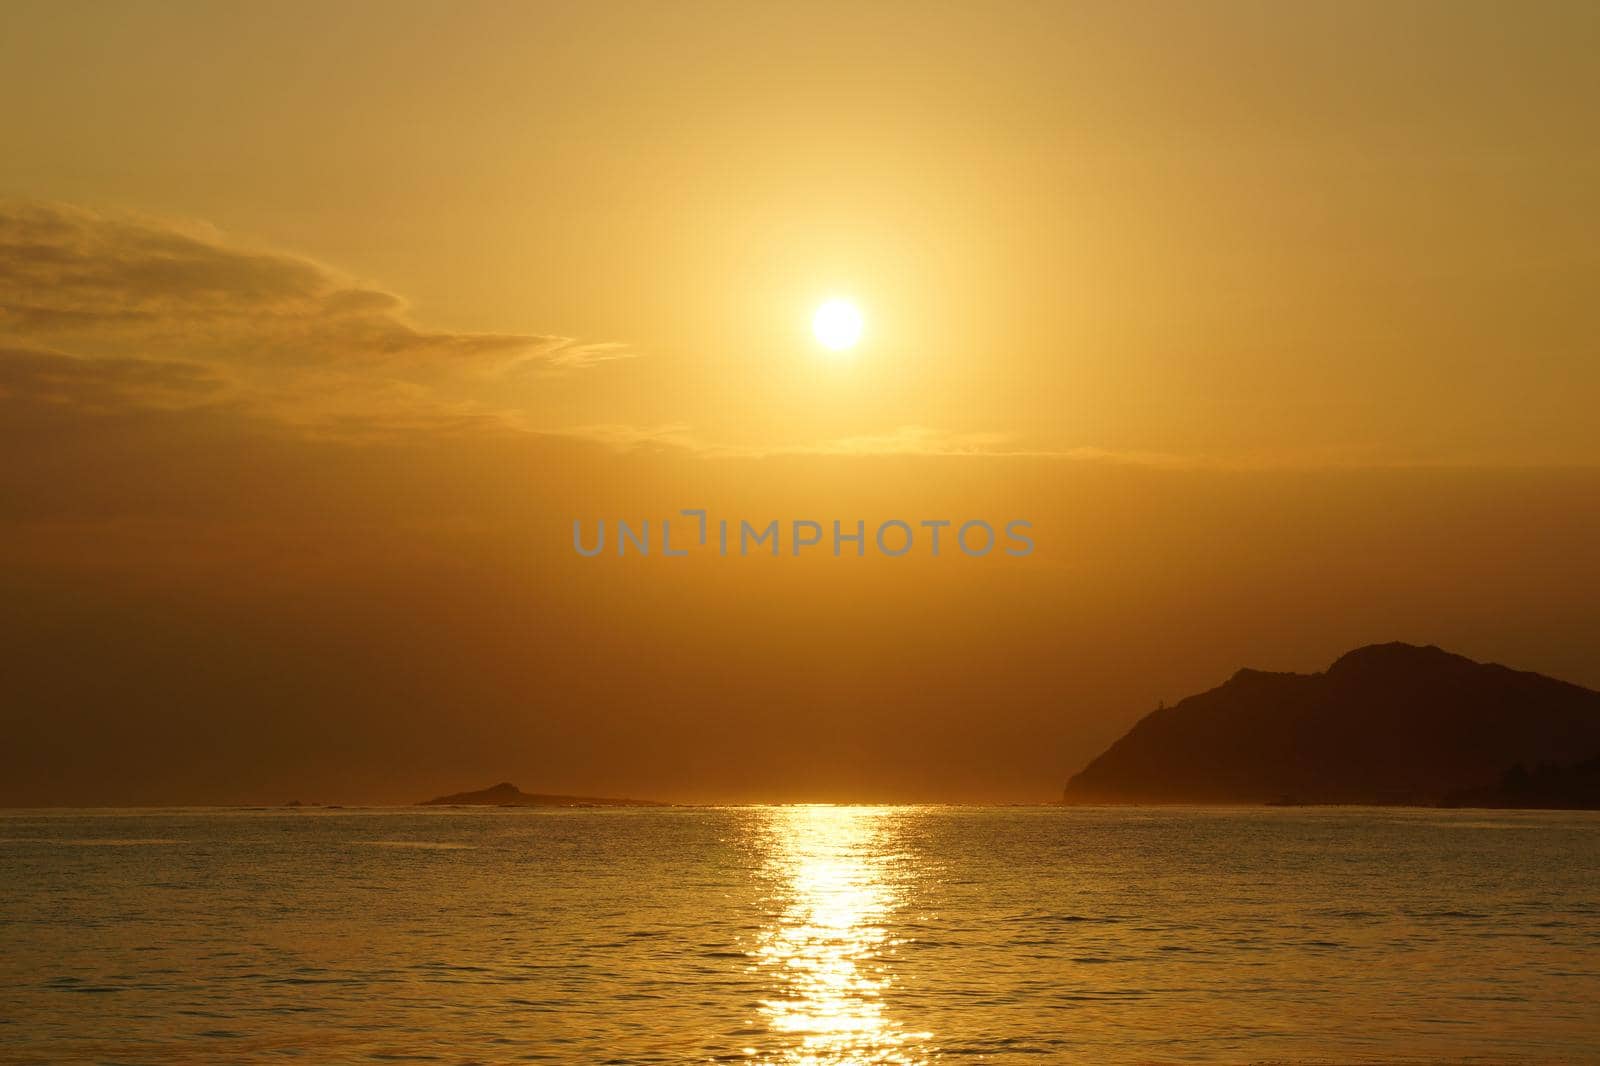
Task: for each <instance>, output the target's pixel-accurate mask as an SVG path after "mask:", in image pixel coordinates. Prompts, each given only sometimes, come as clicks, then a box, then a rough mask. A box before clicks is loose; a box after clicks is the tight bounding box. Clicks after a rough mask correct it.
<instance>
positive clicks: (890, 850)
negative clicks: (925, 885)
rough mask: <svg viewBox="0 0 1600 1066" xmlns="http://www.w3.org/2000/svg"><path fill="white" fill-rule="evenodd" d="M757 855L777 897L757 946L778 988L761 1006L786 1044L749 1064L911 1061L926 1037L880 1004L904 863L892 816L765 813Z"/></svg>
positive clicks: (889, 978) (869, 811)
mask: <svg viewBox="0 0 1600 1066" xmlns="http://www.w3.org/2000/svg"><path fill="white" fill-rule="evenodd" d="M770 814H771V820H770V822H769V823H768V825H767V827H766V836H767V840H766V842H765V843H766V852H767V855H768V862H769V864H770V871H769V872H770V874H771V875H772V876H773V878H774V881H775V888H776V891H777V894H778V898H779V899H780V900H781V901H783V902H782V904H781V909H779V911H778V913H777V914H776V915H775V918H774V920H773V922H772V924H771V926H770V927H769V928H768V929H766V930H765V931H764V932H763V934H762V938H761V942H760V945H759V947H758V948H757V950H756V953H755V954H756V959H757V965H758V967H759V968H760V969H761V970H763V971H765V972H767V973H769V974H770V975H771V977H772V978H773V979H774V981H775V983H776V985H777V988H776V990H775V993H774V995H772V996H771V998H768V999H766V1000H763V1001H762V1004H761V1010H762V1014H763V1015H764V1016H765V1018H766V1022H767V1027H768V1029H769V1030H770V1032H771V1033H772V1034H774V1035H775V1036H778V1037H779V1038H780V1039H782V1040H783V1041H784V1044H785V1046H784V1047H783V1048H782V1050H780V1051H778V1052H777V1053H776V1054H761V1055H759V1056H758V1053H757V1049H755V1048H749V1049H746V1050H747V1052H748V1053H749V1054H750V1055H752V1056H753V1057H754V1061H758V1062H764V1063H772V1064H777V1063H787V1064H797V1066H836V1064H837V1066H843V1064H845V1063H896V1064H907V1066H909V1064H913V1063H923V1062H926V1061H927V1058H926V1056H925V1055H924V1054H923V1053H922V1051H921V1050H920V1049H921V1048H922V1047H923V1046H924V1045H925V1043H926V1041H927V1040H928V1038H929V1034H928V1033H918V1032H911V1031H909V1030H907V1029H906V1028H905V1027H904V1025H903V1024H901V1023H900V1022H898V1021H896V1020H895V1019H894V1018H892V1017H891V1016H890V1015H889V1013H888V1011H887V1009H886V1004H885V1002H884V997H885V994H886V992H887V991H888V990H889V988H890V986H891V984H892V983H893V973H892V962H893V959H894V956H895V954H896V952H897V949H898V948H899V946H900V943H901V942H900V941H899V940H896V939H894V938H893V937H892V936H891V935H890V932H889V920H890V916H891V914H892V913H893V912H894V910H895V909H896V907H897V906H898V904H899V899H898V894H897V890H898V886H899V884H900V882H901V881H902V880H903V879H904V877H905V876H906V873H907V871H906V869H905V865H906V860H905V858H904V856H902V855H901V854H900V853H899V850H898V848H897V847H896V846H895V842H894V840H893V839H892V822H893V812H892V811H890V810H886V809H882V808H871V807H785V808H778V809H774V810H773V811H771V812H770Z"/></svg>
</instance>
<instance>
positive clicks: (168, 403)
mask: <svg viewBox="0 0 1600 1066" xmlns="http://www.w3.org/2000/svg"><path fill="white" fill-rule="evenodd" d="M227 387H228V382H227V380H226V379H225V378H223V377H222V376H220V375H219V374H218V373H217V372H215V371H214V370H212V369H211V368H209V367H206V366H202V365H199V364H196V363H183V362H173V361H164V360H154V359H85V358H79V357H77V356H72V355H67V354H65V353H62V352H54V351H48V350H44V349H34V348H6V347H0V399H4V400H9V401H12V402H15V403H20V404H25V405H29V406H33V407H70V408H75V409H77V410H80V411H84V412H87V413H91V414H93V413H110V412H114V411H118V410H124V409H126V408H128V407H130V406H133V407H150V408H165V409H173V408H182V407H188V406H192V405H195V404H201V403H206V402H210V401H211V400H214V399H215V398H217V397H218V396H220V395H222V394H224V393H225V392H226V390H227Z"/></svg>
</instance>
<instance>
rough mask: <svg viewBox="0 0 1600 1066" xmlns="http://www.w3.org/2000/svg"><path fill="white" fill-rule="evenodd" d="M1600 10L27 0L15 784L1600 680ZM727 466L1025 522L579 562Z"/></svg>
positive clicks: (604, 774)
mask: <svg viewBox="0 0 1600 1066" xmlns="http://www.w3.org/2000/svg"><path fill="white" fill-rule="evenodd" d="M1597 54H1600V8H1597V7H1596V6H1595V5H1593V4H1589V3H1569V4H1562V3H1544V4H1534V5H1513V4H1500V3H1496V4H1477V3H1461V2H1452V3H1436V4H1435V3H1408V4H1391V3H1383V4H1377V3H1374V4H1363V3H1349V2H1341V3H1330V4H1314V3H1299V4H1276V3H1259V4H1257V3H1207V4H1178V3H1147V4H1146V3H1106V4H926V3H918V4H904V5H900V4H888V3H883V4H871V5H859V4H838V5H833V4H825V3H808V4H790V5H780V4H726V5H724V4H695V3H690V4H660V3H648V4H637V5H634V4H610V3H608V4H594V3H582V4H570V5H567V4H554V3H550V4H531V3H530V4H452V5H444V4H438V5H434V4H403V3H383V4H335V5H324V4H315V5H313V4H304V5H297V4H271V5H268V4H260V5H243V4H227V5H218V4H193V5H188V4H177V3H161V4H119V5H105V4H64V3H49V4H28V3H17V2H13V3H10V4H7V5H6V6H5V7H4V9H3V10H0V128H3V129H4V130H5V138H4V141H5V148H4V151H3V152H0V196H3V197H6V198H7V199H6V200H5V202H4V203H3V204H0V586H3V587H0V591H3V592H4V596H3V598H0V602H3V606H0V638H3V639H0V666H3V668H4V675H5V678H6V680H5V681H3V682H0V684H3V685H4V687H5V698H4V702H3V704H0V715H3V716H4V721H3V722H0V725H3V726H4V728H5V729H6V731H7V733H8V735H9V736H10V737H11V738H12V739H13V740H14V741H15V742H14V743H8V744H7V745H4V746H3V754H0V802H13V803H15V802H45V801H64V800H73V799H88V800H94V801H113V802H115V801H129V800H162V801H171V800H181V799H194V800H228V801H242V800H274V801H276V800H282V799H287V798H290V797H291V796H299V797H301V798H304V799H307V800H312V799H330V800H340V799H348V800H358V799H381V800H407V799H413V798H420V797H421V796H422V795H426V794H429V793H432V792H446V791H455V790H458V789H460V788H465V787H471V786H474V785H480V784H483V785H486V784H489V783H491V782H492V781H495V780H499V779H502V778H511V779H513V780H515V781H517V782H518V783H519V784H521V785H522V786H523V787H524V788H527V789H530V790H533V789H541V790H563V791H596V792H611V793H615V792H625V793H630V794H640V795H651V796H659V797H663V798H675V799H676V798H681V799H729V798H734V799H739V798H748V799H798V798H888V799H907V798H963V799H976V798H1005V799H1043V798H1049V797H1050V796H1052V795H1054V794H1055V793H1056V792H1057V791H1058V790H1059V787H1060V784H1061V783H1062V782H1063V781H1064V780H1065V778H1066V777H1067V776H1068V775H1069V774H1070V773H1072V772H1074V771H1075V770H1077V769H1078V768H1079V767H1080V766H1081V764H1082V763H1083V762H1084V761H1085V760H1086V759H1087V758H1089V757H1090V756H1092V755H1093V754H1095V753H1096V752H1097V751H1098V750H1099V749H1100V747H1102V746H1103V745H1104V744H1105V743H1106V742H1108V741H1109V740H1110V739H1113V738H1114V737H1115V736H1116V735H1118V734H1119V733H1120V732H1121V730H1122V729H1124V728H1126V726H1127V725H1128V724H1129V723H1131V721H1132V720H1133V719H1134V718H1136V717H1137V716H1138V715H1139V714H1140V713H1142V712H1144V711H1146V710H1148V709H1149V708H1150V707H1151V706H1153V705H1154V703H1155V702H1156V700H1157V699H1167V700H1169V701H1170V700H1172V699H1175V698H1178V697H1181V696H1182V695H1185V694H1187V693H1189V692H1192V691H1195V690H1197V689H1200V688H1204V687H1209V686H1210V685H1213V684H1216V683H1219V682H1220V681H1222V680H1223V679H1225V678H1226V677H1227V676H1228V674H1230V673H1231V672H1232V671H1233V670H1234V669H1236V668H1237V667H1239V666H1243V665H1252V666H1257V667H1263V668H1274V669H1299V670H1312V669H1321V668H1322V667H1324V666H1325V665H1327V663H1328V662H1330V661H1331V660H1332V659H1333V658H1334V657H1336V656H1337V655H1338V654H1339V653H1340V652H1342V651H1344V650H1347V649H1348V648H1349V647H1350V646H1353V645H1355V644H1359V643H1366V642H1371V641H1378V640H1390V639H1406V640H1412V641H1416V642H1432V643H1439V644H1442V645H1445V646H1447V647H1450V648H1452V650H1457V651H1460V652H1463V653H1465V654H1469V655H1473V656H1475V657H1480V658H1494V659H1500V660H1503V661H1507V662H1510V663H1511V664H1512V665H1518V666H1523V667H1527V668H1530V669H1539V670H1543V671H1546V672H1550V673H1555V674H1558V675H1561V676H1564V677H1566V678H1568V679H1570V680H1574V681H1578V682H1580V683H1585V684H1589V685H1591V686H1595V685H1600V663H1597V662H1596V661H1595V659H1594V656H1593V648H1594V647H1596V646H1597V645H1596V641H1597V638H1600V606H1597V605H1600V553H1597V552H1596V550H1595V548H1594V545H1595V544H1596V543H1600V419H1597V418H1596V417H1595V414H1594V411H1595V401H1596V399H1597V398H1600V351H1597V338H1600V309H1597V305H1596V303H1595V300H1594V293H1595V292H1596V291H1600V265H1597V256H1596V252H1595V249H1596V248H1597V247H1600V201H1597V199H1596V197H1595V196H1594V193H1593V190H1594V189H1595V188H1596V187H1600V165H1597V164H1600V143H1597V141H1596V138H1595V136H1594V131H1595V130H1596V129H1600V72H1597V67H1596V64H1595V61H1594V57H1595V55H1597ZM836 295H839V296H847V297H849V298H851V299H853V300H854V301H855V302H856V303H857V304H858V305H859V306H860V307H861V309H862V311H863V313H864V314H865V317H866V336H865V339H864V341H863V343H862V344H861V345H860V346H859V347H858V348H856V349H854V350H853V351H852V352H851V353H849V354H848V355H847V356H846V357H843V358H840V357H835V356H830V355H828V354H827V353H826V352H825V351H824V350H823V349H821V348H820V347H819V346H818V345H817V344H816V342H815V340H814V339H813V338H812V336H811V333H810V329H809V320H810V316H811V313H812V311H813V310H814V309H815V307H816V306H817V305H818V304H819V303H820V302H821V301H822V300H823V299H825V298H827V297H830V296H836ZM692 506H706V507H709V508H710V509H711V510H712V511H713V513H714V515H720V516H724V517H729V518H734V519H738V518H741V517H744V518H750V519H752V520H756V519H760V520H762V521H763V522H765V521H767V520H770V519H773V518H777V519H782V520H785V521H787V520H791V519H802V518H803V519H815V520H819V521H823V522H830V521H831V520H832V519H834V518H839V519H844V520H847V521H850V522H853V521H854V520H855V519H857V518H862V519H867V520H869V521H874V522H875V521H876V520H879V519H882V518H886V517H900V518H905V519H908V520H912V521H916V520H920V519H933V518H950V519H955V520H957V521H960V520H963V519H966V518H984V519H987V520H990V521H991V522H994V523H996V524H997V525H998V524H1002V523H1004V522H1005V521H1007V520H1010V519H1013V518H1023V519H1028V520H1031V521H1032V522H1034V525H1035V542H1036V544H1037V550H1036V551H1035V553H1034V554H1033V555H1032V556H1030V557H1028V558H1025V559H1007V558H999V557H991V558H985V559H982V560H966V559H962V558H959V557H957V558H942V559H940V560H929V559H925V558H907V559H898V560H896V559H883V558H867V559H864V560H859V561H857V560H849V559H845V560H840V561H834V560H832V559H831V558H828V559H821V558H816V559H801V560H793V559H790V558H784V559H780V560H768V559H763V560H717V559H707V558H695V559H691V560H688V561H685V562H681V563H680V562H678V561H676V560H663V559H659V558H652V559H649V560H616V559H602V560H585V559H581V558H579V557H578V556H576V554H575V553H574V552H573V551H572V549H571V541H570V532H571V522H572V520H573V519H574V518H581V519H584V520H586V521H593V520H595V519H599V518H607V519H616V518H631V519H636V520H641V519H651V520H653V521H654V520H658V519H659V518H660V517H664V516H666V515H670V514H673V513H675V512H676V511H677V510H678V509H679V508H681V507H692Z"/></svg>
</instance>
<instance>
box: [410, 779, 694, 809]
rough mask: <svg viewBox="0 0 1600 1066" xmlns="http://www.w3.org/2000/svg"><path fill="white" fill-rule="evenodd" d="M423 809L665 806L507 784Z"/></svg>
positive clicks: (449, 798) (461, 794)
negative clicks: (544, 790) (563, 794)
mask: <svg viewBox="0 0 1600 1066" xmlns="http://www.w3.org/2000/svg"><path fill="white" fill-rule="evenodd" d="M419 806H423V807H450V806H466V807H664V806H666V804H663V803H656V802H654V801H652V800H634V799H601V798H599V797H596V796H554V795H549V794H547V793H541V792H524V791H522V790H521V789H520V788H518V787H517V786H516V785H513V784H512V783H511V782H509V781H502V782H500V783H499V784H498V785H494V786H491V787H489V788H485V789H481V790H479V791H477V792H457V793H455V794H454V795H451V796H440V797H439V798H438V799H431V800H423V801H422V803H421V804H419Z"/></svg>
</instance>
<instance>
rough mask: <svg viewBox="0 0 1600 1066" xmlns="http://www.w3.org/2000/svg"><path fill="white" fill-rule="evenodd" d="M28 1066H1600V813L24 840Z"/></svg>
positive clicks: (1219, 814)
mask: <svg viewBox="0 0 1600 1066" xmlns="http://www.w3.org/2000/svg"><path fill="white" fill-rule="evenodd" d="M0 871H3V876H0V948H3V950H0V1062H34V1061H49V1062H66V1061H114V1062H122V1063H127V1062H151V1063H154V1062H162V1063H166V1062H217V1061H229V1062H282V1061H286V1060H289V1061H294V1060H298V1061H304V1062H319V1063H326V1062H355V1061H371V1060H375V1059H390V1058H396V1059H423V1060H429V1061H440V1062H453V1063H459V1062H502V1061H532V1062H571V1063H598V1062H608V1063H666V1062H671V1063H677V1062H718V1061H720V1062H750V1063H772V1064H777V1063H797V1064H798V1063H815V1064H829V1063H838V1064H843V1063H866V1062H883V1063H931V1062H972V1061H992V1062H1009V1061H1017V1062H1052V1061H1083V1062H1113V1063H1115V1062H1145V1061H1191V1062H1244V1061H1253V1060H1262V1059H1284V1060H1313V1059H1315V1060H1323V1061H1326V1060H1329V1059H1333V1060H1342V1061H1351V1060H1360V1061H1371V1060H1380V1061H1384V1060H1388V1061H1393V1060H1412V1061H1414V1060H1419V1059H1426V1060H1443V1061H1466V1060H1475V1061H1482V1060H1491V1061H1497V1062H1499V1061H1518V1062H1525V1061H1533V1062H1543V1061H1574V1060H1584V1061H1587V1060H1592V1057H1593V1056H1594V1055H1595V1049H1596V1048H1600V1013H1597V1012H1596V1011H1595V1009H1594V1005H1595V1004H1596V1003H1597V1002H1600V896H1597V894H1596V891H1595V886H1596V885H1597V884H1600V814H1596V813H1592V812H1537V813H1535V812H1504V811H1497V812H1493V813H1486V812H1482V811H1435V810H1380V809H1354V808H1285V809H1271V808H1267V809H1261V808H1257V809H1247V808H1235V809H1199V808H1090V807H1085V808H958V807H876V808H848V807H746V808H715V809H691V808H641V809H607V810H544V809H499V808H490V809H479V810H452V809H437V810H433V809H430V810H397V809H389V810H294V811H290V810H281V811H280V810H259V811H248V810H225V811H224V810H193V809H191V810H173V811H126V812H104V811H97V812H83V811H50V812H43V811H13V812H9V813H6V814H3V815H0Z"/></svg>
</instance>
